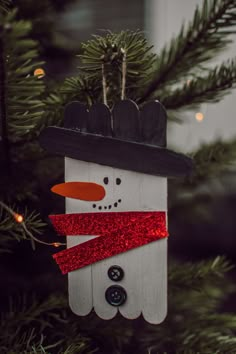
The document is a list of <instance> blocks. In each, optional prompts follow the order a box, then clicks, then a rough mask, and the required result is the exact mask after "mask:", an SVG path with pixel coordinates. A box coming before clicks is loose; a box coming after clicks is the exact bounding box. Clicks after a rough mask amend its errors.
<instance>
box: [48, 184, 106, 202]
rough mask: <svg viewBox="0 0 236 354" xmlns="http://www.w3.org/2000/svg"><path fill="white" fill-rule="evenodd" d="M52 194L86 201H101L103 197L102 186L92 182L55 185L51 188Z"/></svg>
mask: <svg viewBox="0 0 236 354" xmlns="http://www.w3.org/2000/svg"><path fill="white" fill-rule="evenodd" d="M51 191H52V192H53V193H56V194H59V195H62V196H63V197H67V198H75V199H80V200H87V201H97V200H102V199H103V198H104V197H105V194H106V192H105V189H104V188H103V186H101V185H100V184H97V183H92V182H65V183H60V184H56V185H55V186H54V187H52V188H51Z"/></svg>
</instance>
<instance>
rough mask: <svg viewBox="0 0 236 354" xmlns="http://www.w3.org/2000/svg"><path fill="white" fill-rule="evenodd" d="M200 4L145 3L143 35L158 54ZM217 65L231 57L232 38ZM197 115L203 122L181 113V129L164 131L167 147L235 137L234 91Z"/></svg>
mask: <svg viewBox="0 0 236 354" xmlns="http://www.w3.org/2000/svg"><path fill="white" fill-rule="evenodd" d="M202 2H203V0H147V1H146V14H145V23H146V26H145V27H146V35H147V37H148V38H149V39H150V43H152V44H154V48H155V50H156V51H157V52H158V51H159V50H160V48H162V46H163V45H164V44H165V43H166V42H167V41H169V40H170V39H171V38H172V36H173V35H174V34H176V33H178V31H179V29H180V27H181V24H182V22H183V21H184V20H185V21H187V22H188V21H189V20H190V19H191V18H192V16H193V13H194V9H195V7H196V5H197V4H199V5H201V4H202ZM233 39H234V43H232V44H231V45H230V47H229V49H227V50H226V51H224V53H223V54H221V55H220V56H219V57H217V60H215V61H214V62H213V64H215V63H217V62H221V60H226V59H227V58H232V57H235V55H236V35H234V36H233ZM197 111H199V112H202V113H203V114H204V120H203V121H202V122H198V121H196V119H195V113H196V111H191V112H190V111H188V112H186V113H184V117H185V122H184V124H182V125H176V124H175V125H171V126H170V127H169V131H168V144H169V145H175V146H177V147H178V149H179V150H182V151H192V150H194V149H196V148H197V147H198V146H199V145H200V144H201V143H203V142H210V141H214V140H215V139H216V138H218V137H222V138H223V139H230V138H232V137H236V114H235V111H236V90H234V91H233V92H232V93H231V94H229V95H227V96H226V97H225V98H223V100H222V101H221V102H219V103H217V104H216V103H213V104H210V103H208V104H203V105H202V106H201V107H200V108H199V109H198V110H197Z"/></svg>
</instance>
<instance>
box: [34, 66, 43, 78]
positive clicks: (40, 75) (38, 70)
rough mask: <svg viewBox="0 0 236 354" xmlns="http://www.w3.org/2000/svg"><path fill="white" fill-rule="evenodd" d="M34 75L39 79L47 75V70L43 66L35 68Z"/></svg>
mask: <svg viewBox="0 0 236 354" xmlns="http://www.w3.org/2000/svg"><path fill="white" fill-rule="evenodd" d="M34 76H37V77H38V79H42V78H43V77H44V76H45V71H44V70H43V69H42V68H37V69H35V70H34Z"/></svg>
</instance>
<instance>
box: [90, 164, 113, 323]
mask: <svg viewBox="0 0 236 354" xmlns="http://www.w3.org/2000/svg"><path fill="white" fill-rule="evenodd" d="M89 179H90V181H91V182H92V181H96V183H99V184H102V185H103V186H104V187H105V190H106V196H105V198H104V199H103V200H102V201H99V202H97V203H94V205H96V207H95V208H94V211H98V212H102V211H114V209H115V207H114V203H115V200H116V199H115V198H116V196H115V194H114V178H113V168H111V167H107V166H100V165H97V164H93V163H90V165H89ZM109 206H110V209H109ZM105 208H106V209H105ZM111 263H112V260H111V259H106V260H104V261H101V262H97V263H95V264H93V265H92V283H93V306H94V310H95V312H96V313H97V315H98V316H99V317H101V318H103V319H107V320H108V319H111V318H113V317H114V316H115V315H116V313H117V310H118V309H117V308H116V307H113V306H111V305H109V304H108V303H107V301H106V298H105V291H106V289H107V288H108V287H109V286H110V285H111V284H112V281H111V280H110V279H109V277H108V275H107V270H108V269H109V267H110V265H111Z"/></svg>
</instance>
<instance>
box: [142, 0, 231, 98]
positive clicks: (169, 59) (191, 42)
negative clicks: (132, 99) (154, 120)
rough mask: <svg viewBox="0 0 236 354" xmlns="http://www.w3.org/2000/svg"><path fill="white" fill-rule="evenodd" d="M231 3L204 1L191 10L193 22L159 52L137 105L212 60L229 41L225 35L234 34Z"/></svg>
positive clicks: (218, 0) (226, 0)
mask: <svg viewBox="0 0 236 354" xmlns="http://www.w3.org/2000/svg"><path fill="white" fill-rule="evenodd" d="M235 24H236V2H235V0H225V1H221V0H204V3H203V6H202V8H201V9H199V8H198V7H197V8H196V10H195V13H194V17H193V20H192V21H191V22H190V23H189V24H188V27H187V28H186V27H185V26H184V25H183V26H182V28H181V30H180V33H179V34H178V35H177V36H176V37H175V38H173V39H172V40H171V42H170V44H169V45H167V46H165V47H164V48H163V50H162V51H161V53H160V55H159V57H158V59H157V61H156V68H155V71H154V73H153V76H154V78H153V79H151V81H150V83H149V85H148V86H147V88H146V89H145V91H144V92H143V94H142V96H141V98H140V100H139V101H140V102H144V101H146V100H147V99H151V98H152V97H154V96H155V92H156V90H160V91H161V90H163V89H164V88H165V87H166V86H168V85H170V84H173V83H177V82H180V81H182V80H183V79H184V78H186V76H189V75H191V74H192V73H194V72H196V69H197V68H198V67H199V65H200V64H202V63H205V62H206V61H208V60H210V59H212V58H213V57H214V56H215V55H216V54H218V53H219V52H220V51H222V50H223V49H224V48H225V46H226V45H227V44H229V43H230V42H231V40H230V39H229V38H228V35H230V34H232V33H235V30H234V29H233V26H235Z"/></svg>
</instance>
